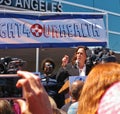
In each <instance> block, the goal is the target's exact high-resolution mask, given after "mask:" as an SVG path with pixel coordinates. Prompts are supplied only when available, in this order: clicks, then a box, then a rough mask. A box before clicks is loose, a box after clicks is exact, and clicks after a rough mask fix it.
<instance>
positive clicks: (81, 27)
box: [0, 12, 108, 48]
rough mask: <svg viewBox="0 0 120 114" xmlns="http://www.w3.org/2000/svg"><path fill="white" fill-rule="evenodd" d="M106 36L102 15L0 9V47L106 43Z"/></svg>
mask: <svg viewBox="0 0 120 114" xmlns="http://www.w3.org/2000/svg"><path fill="white" fill-rule="evenodd" d="M23 13H24V12H23ZM107 40H108V39H107V33H106V29H105V26H104V20H103V15H90V14H62V13H61V14H49V13H48V15H38V16H36V15H33V14H16V13H7V12H6V13H5V12H4V13H0V48H39V47H74V46H78V45H85V46H106V45H107Z"/></svg>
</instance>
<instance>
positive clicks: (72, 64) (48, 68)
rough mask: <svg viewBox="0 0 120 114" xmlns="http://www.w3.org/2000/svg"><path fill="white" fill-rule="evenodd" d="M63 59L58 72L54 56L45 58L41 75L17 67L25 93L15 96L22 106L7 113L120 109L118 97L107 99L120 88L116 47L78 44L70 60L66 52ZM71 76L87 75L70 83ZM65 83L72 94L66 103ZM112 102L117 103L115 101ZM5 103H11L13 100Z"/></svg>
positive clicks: (113, 113) (113, 112) (89, 113)
mask: <svg viewBox="0 0 120 114" xmlns="http://www.w3.org/2000/svg"><path fill="white" fill-rule="evenodd" d="M61 62H62V63H61V66H60V68H59V69H58V71H57V73H56V74H55V73H54V69H55V63H54V60H52V59H51V58H46V59H45V60H43V62H42V64H41V69H42V71H43V72H42V73H41V76H40V77H38V76H36V75H35V74H33V73H30V72H27V71H20V70H18V71H17V74H18V76H20V77H21V79H19V80H18V82H17V84H16V86H17V87H18V88H21V87H22V89H23V93H24V94H23V99H15V100H13V103H16V104H17V105H18V107H17V108H18V109H20V110H19V111H18V112H16V113H15V110H14V112H11V109H10V110H9V113H8V112H7V113H4V114H14V113H15V114H97V113H98V114H119V113H120V110H118V109H119V108H120V107H119V106H118V103H117V99H114V98H113V99H114V100H115V101H114V100H113V99H111V101H108V100H109V99H107V97H106V96H109V95H110V97H111V98H112V96H113V95H114V94H112V93H111V91H112V90H113V91H114V89H112V88H117V89H120V84H119V81H120V78H119V77H120V64H119V63H117V60H116V57H115V54H114V52H113V51H111V50H110V49H107V48H92V49H89V48H88V47H85V46H79V47H78V48H77V49H76V50H75V53H74V54H73V57H72V59H71V60H70V57H69V56H68V55H65V56H64V57H63V58H62V61H61ZM71 76H82V77H86V80H85V81H82V80H76V81H74V82H73V83H72V84H70V82H69V77H71ZM112 86H113V87H112ZM62 87H65V89H64V90H67V94H68V97H69V102H67V103H66V102H65V99H66V96H65V93H64V92H62V93H59V90H60V89H61V88H62ZM111 89H112V90H111ZM116 92H117V91H116ZM115 95H116V94H115ZM118 95H119V93H118ZM116 96H117V95H116ZM117 98H118V97H117ZM1 102H2V100H0V104H1ZM5 102H6V101H5ZM109 102H110V105H109V104H107V108H104V107H105V106H106V103H109ZM112 102H115V103H113V104H112ZM111 104H112V106H113V107H112V106H111ZM6 105H9V107H10V106H11V104H6ZM103 106H104V107H103ZM116 106H117V109H116V108H115V107H116ZM4 107H5V106H4ZM11 108H12V110H13V108H15V107H14V106H11ZM3 109H4V110H6V109H5V108H3ZM106 109H109V111H108V110H106ZM0 110H1V105H0ZM103 112H104V113H103ZM0 114H3V113H0Z"/></svg>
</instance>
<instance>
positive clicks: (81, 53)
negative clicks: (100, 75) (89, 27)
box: [56, 46, 93, 83]
mask: <svg viewBox="0 0 120 114" xmlns="http://www.w3.org/2000/svg"><path fill="white" fill-rule="evenodd" d="M87 50H88V48H87V47H85V46H79V47H78V48H77V49H76V51H75V53H74V55H73V58H72V60H71V62H70V63H68V64H67V65H66V66H64V67H63V66H61V67H60V68H59V70H58V72H57V75H56V79H57V81H58V82H60V83H64V82H65V81H66V80H68V78H69V76H87V75H88V73H89V71H90V70H91V69H92V67H93V64H92V62H91V61H87V58H88V57H87V53H86V51H87Z"/></svg>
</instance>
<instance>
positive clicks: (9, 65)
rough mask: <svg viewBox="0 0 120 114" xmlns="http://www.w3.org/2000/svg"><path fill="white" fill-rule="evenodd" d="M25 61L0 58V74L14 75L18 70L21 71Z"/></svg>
mask: <svg viewBox="0 0 120 114" xmlns="http://www.w3.org/2000/svg"><path fill="white" fill-rule="evenodd" d="M25 63H26V61H23V60H22V59H19V58H12V57H9V56H7V57H3V58H0V74H16V72H17V71H18V70H22V69H23V67H24V65H25Z"/></svg>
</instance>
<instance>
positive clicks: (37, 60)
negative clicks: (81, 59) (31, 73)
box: [36, 48, 39, 72]
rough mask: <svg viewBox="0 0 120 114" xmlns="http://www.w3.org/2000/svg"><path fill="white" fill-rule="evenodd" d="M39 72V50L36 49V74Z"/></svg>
mask: <svg viewBox="0 0 120 114" xmlns="http://www.w3.org/2000/svg"><path fill="white" fill-rule="evenodd" d="M38 71H39V48H36V72H38Z"/></svg>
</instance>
